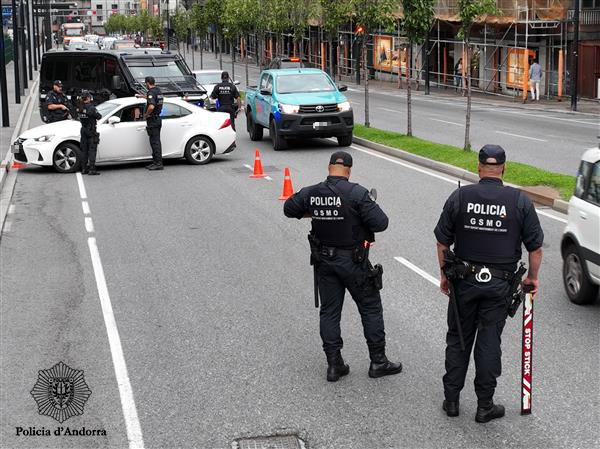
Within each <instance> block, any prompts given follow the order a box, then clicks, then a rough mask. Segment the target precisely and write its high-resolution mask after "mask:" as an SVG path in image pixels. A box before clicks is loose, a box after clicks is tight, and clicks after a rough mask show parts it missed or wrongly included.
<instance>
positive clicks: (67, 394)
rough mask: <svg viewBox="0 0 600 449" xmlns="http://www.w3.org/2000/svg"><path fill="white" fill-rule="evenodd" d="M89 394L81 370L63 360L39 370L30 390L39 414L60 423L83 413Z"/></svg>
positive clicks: (90, 392)
mask: <svg viewBox="0 0 600 449" xmlns="http://www.w3.org/2000/svg"><path fill="white" fill-rule="evenodd" d="M91 394H92V391H91V390H90V388H89V387H88V385H87V383H86V382H85V379H84V377H83V370H76V369H72V368H70V367H69V366H67V365H65V364H64V363H63V362H59V363H57V364H56V365H54V366H53V367H52V368H50V369H46V370H40V371H39V372H38V379H37V382H36V383H35V385H34V386H33V390H31V396H33V399H34V400H35V402H36V403H37V405H38V412H39V414H40V415H46V416H50V417H52V418H54V419H55V420H57V421H58V422H59V423H61V424H62V423H63V422H64V421H66V420H67V419H69V418H71V417H72V416H75V415H83V406H84V405H85V403H86V401H87V400H88V398H89V397H90V395H91Z"/></svg>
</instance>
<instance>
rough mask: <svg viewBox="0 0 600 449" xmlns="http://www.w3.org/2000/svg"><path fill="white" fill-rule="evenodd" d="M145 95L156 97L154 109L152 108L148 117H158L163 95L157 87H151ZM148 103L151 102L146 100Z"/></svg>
mask: <svg viewBox="0 0 600 449" xmlns="http://www.w3.org/2000/svg"><path fill="white" fill-rule="evenodd" d="M147 95H148V97H150V96H151V95H152V96H154V97H156V103H155V104H154V109H153V110H152V114H150V117H159V116H160V113H161V112H162V107H163V101H164V96H163V94H162V92H161V91H160V89H158V88H157V87H153V88H152V89H149V90H148V94H147ZM148 104H151V103H150V102H148Z"/></svg>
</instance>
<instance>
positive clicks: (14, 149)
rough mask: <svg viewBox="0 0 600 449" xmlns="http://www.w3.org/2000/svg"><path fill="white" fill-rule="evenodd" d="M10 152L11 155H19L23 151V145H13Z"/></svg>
mask: <svg viewBox="0 0 600 449" xmlns="http://www.w3.org/2000/svg"><path fill="white" fill-rule="evenodd" d="M10 150H11V152H12V153H20V152H21V151H23V145H22V144H20V143H13V144H12V145H11V149H10Z"/></svg>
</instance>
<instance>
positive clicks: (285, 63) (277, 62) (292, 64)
mask: <svg viewBox="0 0 600 449" xmlns="http://www.w3.org/2000/svg"><path fill="white" fill-rule="evenodd" d="M303 67H308V61H307V60H306V59H301V58H296V57H290V58H279V57H277V58H273V60H272V61H271V63H270V64H269V68H270V69H301V68H303Z"/></svg>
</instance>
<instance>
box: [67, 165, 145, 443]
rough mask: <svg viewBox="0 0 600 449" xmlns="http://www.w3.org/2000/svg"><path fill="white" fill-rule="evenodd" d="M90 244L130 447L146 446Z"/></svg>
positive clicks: (89, 228)
mask: <svg viewBox="0 0 600 449" xmlns="http://www.w3.org/2000/svg"><path fill="white" fill-rule="evenodd" d="M76 177H77V185H78V186H79V195H80V196H81V198H82V199H87V193H86V191H85V185H84V183H83V178H82V177H81V173H77V174H76ZM81 206H82V208H83V210H84V213H85V211H86V207H87V210H88V213H89V205H88V203H87V201H83V202H82V205H81ZM85 228H86V230H87V231H88V232H93V229H94V226H93V222H92V217H89V216H86V217H85ZM88 247H89V250H90V257H91V259H92V266H93V268H94V276H95V278H96V287H97V289H98V296H99V298H100V305H101V307H102V316H103V318H104V325H105V326H106V333H107V335H108V343H109V346H110V353H111V356H112V361H113V367H114V370H115V377H116V378H117V385H118V387H119V395H120V397H121V409H122V410H123V417H124V419H125V427H126V431H127V440H128V442H129V449H143V447H144V438H143V436H142V427H141V425H140V420H139V418H138V413H137V408H136V406H135V400H134V397H133V389H132V388H131V381H130V380H129V374H128V372H127V364H126V363H125V356H124V354H123V347H122V345H121V338H120V337H119V330H118V328H117V322H116V320H115V315H114V312H113V308H112V304H111V301H110V295H109V294H108V287H107V285H106V277H105V276H104V268H103V266H102V260H101V259H100V252H99V251H98V245H97V243H96V238H95V237H88Z"/></svg>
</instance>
